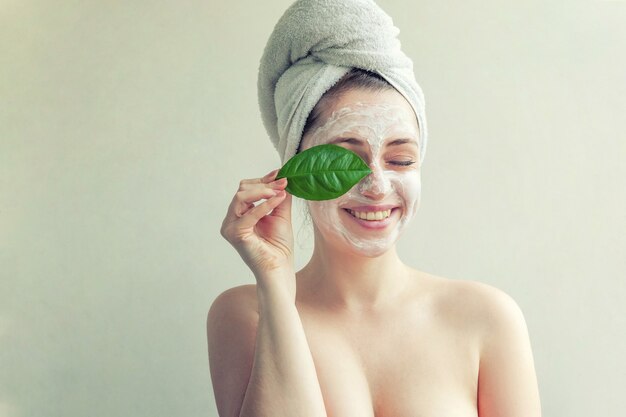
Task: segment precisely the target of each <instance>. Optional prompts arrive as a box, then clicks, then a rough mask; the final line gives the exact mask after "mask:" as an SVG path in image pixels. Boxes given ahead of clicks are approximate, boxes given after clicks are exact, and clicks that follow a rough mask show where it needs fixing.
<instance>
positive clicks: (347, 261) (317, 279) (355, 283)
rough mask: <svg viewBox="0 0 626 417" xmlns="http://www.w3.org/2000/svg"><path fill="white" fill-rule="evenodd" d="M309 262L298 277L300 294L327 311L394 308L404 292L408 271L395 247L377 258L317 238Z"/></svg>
mask: <svg viewBox="0 0 626 417" xmlns="http://www.w3.org/2000/svg"><path fill="white" fill-rule="evenodd" d="M315 242H316V243H315V248H314V250H313V255H312V257H311V260H310V261H309V263H308V264H307V265H306V266H305V267H304V268H303V269H302V270H301V271H299V272H298V274H297V281H298V291H303V292H304V293H305V294H306V296H307V298H309V297H312V298H313V299H314V301H315V302H316V303H320V304H322V305H324V306H326V307H328V308H332V309H338V310H344V311H354V312H359V311H365V310H377V309H379V308H383V307H385V306H389V305H392V304H393V302H394V301H395V300H397V299H398V297H399V296H401V295H402V294H403V292H404V291H405V289H406V287H407V284H408V280H409V274H408V270H409V269H408V268H407V267H406V266H405V265H404V264H403V263H402V261H401V260H400V258H399V257H398V254H397V252H396V247H395V245H394V246H393V247H392V248H391V249H389V250H388V251H387V252H385V253H383V254H382V255H380V256H377V257H367V256H363V255H360V254H358V253H355V252H349V251H345V250H344V251H341V250H339V249H338V248H334V247H331V246H330V245H328V244H326V243H325V242H323V241H322V240H321V239H318V238H317V237H316V239H315Z"/></svg>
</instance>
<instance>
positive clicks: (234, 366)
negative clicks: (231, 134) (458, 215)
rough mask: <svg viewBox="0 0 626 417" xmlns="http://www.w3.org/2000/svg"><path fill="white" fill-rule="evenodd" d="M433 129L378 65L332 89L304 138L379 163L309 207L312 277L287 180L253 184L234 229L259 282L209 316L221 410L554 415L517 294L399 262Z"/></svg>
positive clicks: (217, 304) (243, 414)
mask: <svg viewBox="0 0 626 417" xmlns="http://www.w3.org/2000/svg"><path fill="white" fill-rule="evenodd" d="M419 128H420V126H419V122H418V119H417V118H416V115H415V112H414V111H413V108H412V107H411V105H410V104H409V102H407V100H406V99H405V97H404V96H403V95H402V94H400V93H399V92H398V91H397V90H396V89H395V88H394V87H392V86H391V85H390V84H389V83H388V82H387V81H385V80H384V79H383V78H382V77H379V76H377V75H376V74H373V73H369V72H366V71H361V70H352V71H350V72H349V73H348V74H347V75H346V76H344V77H343V78H341V79H340V81H339V82H338V83H337V84H335V85H334V87H333V88H331V89H330V90H329V91H328V92H326V93H325V94H324V95H323V97H322V99H321V100H320V101H319V102H318V103H317V105H316V106H315V108H314V109H313V111H312V112H311V114H310V116H309V118H308V121H307V123H306V126H305V128H304V133H303V135H302V140H301V142H300V144H299V149H300V150H304V149H308V148H310V147H312V146H315V145H320V144H325V143H335V144H338V145H339V146H343V147H346V148H348V149H350V150H352V151H354V152H356V153H357V154H359V155H360V156H361V157H362V158H363V159H364V161H366V163H367V164H368V165H369V166H370V168H371V169H372V173H371V174H370V175H369V176H367V177H366V178H364V179H363V180H362V181H361V182H359V183H358V184H357V185H355V186H354V187H353V188H352V189H351V190H350V191H349V192H348V193H346V194H344V195H343V196H341V197H339V198H337V199H335V200H328V201H322V202H312V201H310V202H307V205H308V208H309V212H310V215H311V218H312V223H313V227H314V239H315V242H314V251H313V255H312V257H311V259H310V261H309V262H308V264H307V265H306V266H305V267H304V268H303V269H301V270H300V271H297V272H296V271H295V270H294V264H293V236H292V226H291V202H292V200H291V198H292V197H291V196H290V195H289V194H288V193H286V192H285V191H284V190H285V187H286V185H287V181H286V180H285V179H282V180H278V181H276V180H275V177H276V173H277V170H275V171H272V172H270V173H268V174H267V175H265V176H263V177H261V178H254V179H246V180H242V181H241V183H240V187H239V190H238V191H237V193H236V194H235V196H234V198H233V200H232V203H231V204H230V207H229V208H228V212H227V214H226V217H225V219H224V222H223V225H222V229H221V233H222V235H223V236H224V237H225V238H226V239H227V240H228V241H229V242H230V243H231V244H232V245H233V246H234V247H235V248H236V249H237V251H238V252H239V254H240V255H241V257H242V259H243V260H244V261H245V262H246V264H247V265H248V266H249V267H250V269H251V270H252V272H253V273H254V276H255V278H256V285H244V286H240V287H235V288H232V289H229V290H227V291H225V292H224V293H222V294H220V295H219V296H218V297H217V299H216V300H215V301H214V303H213V305H212V306H211V309H210V311H209V314H208V319H207V335H208V346H209V360H210V370H211V378H212V382H213V388H214V393H215V399H216V403H217V408H218V412H219V415H220V416H221V417H263V416H268V417H270V416H271V417H282V416H284V417H294V416H298V417H308V416H310V417H356V416H359V417H374V416H375V417H417V416H421V417H441V416H446V417H475V416H480V417H539V416H540V415H541V411H540V401H539V394H538V388H537V381H536V376H535V370H534V364H533V357H532V352H531V346H530V342H529V337H528V332H527V329H526V325H525V321H524V317H523V315H522V313H521V311H520V309H519V308H518V306H517V304H516V303H515V302H514V301H513V300H512V299H511V298H510V297H509V296H508V295H506V294H505V293H503V292H502V291H500V290H498V289H495V288H493V287H490V286H487V285H485V284H481V283H477V282H471V281H462V280H452V279H446V278H443V277H438V276H434V275H432V274H428V273H425V272H422V271H418V270H415V269H413V268H411V267H410V266H408V265H406V264H405V263H404V262H402V260H400V258H399V257H398V254H397V252H396V242H397V240H398V238H399V237H400V236H401V234H402V232H403V230H404V229H405V227H406V225H407V224H408V222H409V221H410V219H411V218H412V217H413V216H414V215H415V213H416V211H417V209H418V207H419V204H420V188H421V187H420V155H419V150H420V146H419V144H420V140H421V139H422V138H420V133H419V132H420V129H419ZM261 200H265V201H264V202H262V203H260V204H258V205H256V206H255V204H254V203H256V202H260V201H261Z"/></svg>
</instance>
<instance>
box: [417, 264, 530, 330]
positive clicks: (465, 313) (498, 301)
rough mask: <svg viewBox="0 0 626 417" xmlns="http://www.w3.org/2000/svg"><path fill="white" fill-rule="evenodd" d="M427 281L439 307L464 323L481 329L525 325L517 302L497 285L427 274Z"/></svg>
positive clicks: (523, 327)
mask: <svg viewBox="0 0 626 417" xmlns="http://www.w3.org/2000/svg"><path fill="white" fill-rule="evenodd" d="M429 281H430V283H431V287H432V288H433V293H435V294H436V299H437V303H438V305H439V306H440V308H441V310H443V311H445V312H446V313H447V314H449V315H450V317H454V318H456V319H458V320H460V321H462V322H463V324H464V325H470V326H471V327H472V328H474V329H476V330H481V331H483V332H489V331H490V330H493V329H494V327H501V326H511V325H513V326H515V327H518V328H522V329H524V330H525V328H526V323H525V320H524V315H523V313H522V310H521V309H520V307H519V305H518V304H517V302H516V301H515V300H514V299H513V297H511V296H510V295H509V294H507V293H506V292H504V291H503V290H501V289H499V288H496V287H494V286H491V285H488V284H485V283H482V282H478V281H471V280H460V279H450V278H443V277H437V276H433V275H430V276H429Z"/></svg>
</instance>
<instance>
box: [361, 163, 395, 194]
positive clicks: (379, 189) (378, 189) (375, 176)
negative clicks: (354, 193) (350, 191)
mask: <svg viewBox="0 0 626 417" xmlns="http://www.w3.org/2000/svg"><path fill="white" fill-rule="evenodd" d="M370 169H371V170H372V173H371V174H369V175H368V176H367V177H365V178H363V179H362V180H361V182H360V183H359V192H360V193H361V194H362V195H364V196H365V197H368V198H370V199H372V200H382V199H383V198H384V197H385V196H386V195H387V193H389V191H390V190H391V184H390V183H389V179H388V178H387V177H386V176H385V174H384V173H383V170H382V169H381V168H380V166H379V165H378V164H377V163H372V164H370Z"/></svg>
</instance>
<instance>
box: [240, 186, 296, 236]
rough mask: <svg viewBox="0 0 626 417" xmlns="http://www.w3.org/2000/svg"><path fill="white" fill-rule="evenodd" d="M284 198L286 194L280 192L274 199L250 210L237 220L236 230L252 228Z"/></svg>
mask: <svg viewBox="0 0 626 417" xmlns="http://www.w3.org/2000/svg"><path fill="white" fill-rule="evenodd" d="M286 196H287V192H286V191H281V192H280V193H278V194H276V195H275V196H274V197H272V198H270V199H269V200H266V201H265V202H263V203H261V204H259V205H258V206H256V207H255V208H253V209H251V210H250V211H248V212H247V213H246V214H245V215H244V216H243V217H241V219H239V224H238V225H237V226H238V228H242V229H246V228H249V227H254V225H256V224H257V223H258V222H259V220H261V219H262V218H263V217H264V216H267V215H268V214H269V213H270V211H272V210H273V209H275V208H276V206H278V205H279V204H280V203H281V202H282V201H283V200H284V199H285V198H286Z"/></svg>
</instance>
